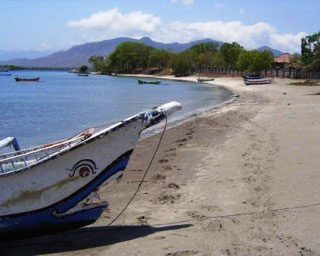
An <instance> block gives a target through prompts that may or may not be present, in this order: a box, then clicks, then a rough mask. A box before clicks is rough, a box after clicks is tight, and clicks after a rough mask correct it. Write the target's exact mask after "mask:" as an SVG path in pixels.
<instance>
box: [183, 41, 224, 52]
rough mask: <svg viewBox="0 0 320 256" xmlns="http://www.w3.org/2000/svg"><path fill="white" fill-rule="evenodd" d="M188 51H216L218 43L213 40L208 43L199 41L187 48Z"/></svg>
mask: <svg viewBox="0 0 320 256" xmlns="http://www.w3.org/2000/svg"><path fill="white" fill-rule="evenodd" d="M189 50H190V51H192V52H194V53H196V54H202V53H212V54H214V53H216V52H218V45H217V44H216V43H213V42H208V43H200V44H196V45H194V46H192V47H190V49H189Z"/></svg>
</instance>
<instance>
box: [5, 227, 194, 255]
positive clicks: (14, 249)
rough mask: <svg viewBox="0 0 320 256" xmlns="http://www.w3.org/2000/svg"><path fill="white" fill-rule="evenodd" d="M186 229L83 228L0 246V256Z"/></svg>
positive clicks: (84, 246) (74, 247) (102, 243)
mask: <svg viewBox="0 0 320 256" xmlns="http://www.w3.org/2000/svg"><path fill="white" fill-rule="evenodd" d="M190 226H192V225H191V224H182V225H166V226H165V225H162V226H156V227H155V226H147V225H145V226H131V225H130V226H111V227H85V228H82V229H78V230H74V231H69V232H64V233H60V234H55V235H48V236H42V237H35V238H28V239H24V240H17V241H6V242H0V254H1V255H2V256H4V255H39V254H49V253H59V252H68V251H76V250H83V249H90V248H95V247H100V246H108V245H112V244H116V243H120V242H124V241H129V240H133V239H136V238H140V237H144V236H148V235H151V234H154V233H157V232H163V231H170V230H178V229H182V228H188V227H190Z"/></svg>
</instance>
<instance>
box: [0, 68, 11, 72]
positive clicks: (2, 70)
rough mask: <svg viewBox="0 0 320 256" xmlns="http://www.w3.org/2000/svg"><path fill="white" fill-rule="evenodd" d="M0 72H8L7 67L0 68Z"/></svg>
mask: <svg viewBox="0 0 320 256" xmlns="http://www.w3.org/2000/svg"><path fill="white" fill-rule="evenodd" d="M0 72H9V69H0Z"/></svg>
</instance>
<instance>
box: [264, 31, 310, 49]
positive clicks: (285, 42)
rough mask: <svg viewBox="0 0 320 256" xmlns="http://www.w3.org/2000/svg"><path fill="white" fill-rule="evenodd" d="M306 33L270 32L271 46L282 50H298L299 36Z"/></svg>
mask: <svg viewBox="0 0 320 256" xmlns="http://www.w3.org/2000/svg"><path fill="white" fill-rule="evenodd" d="M306 35H307V33H304V32H300V33H297V34H295V35H294V34H283V35H281V34H271V35H270V38H271V44H270V45H271V47H274V48H277V49H279V50H281V51H283V52H300V50H301V46H300V45H301V38H302V37H305V36H306Z"/></svg>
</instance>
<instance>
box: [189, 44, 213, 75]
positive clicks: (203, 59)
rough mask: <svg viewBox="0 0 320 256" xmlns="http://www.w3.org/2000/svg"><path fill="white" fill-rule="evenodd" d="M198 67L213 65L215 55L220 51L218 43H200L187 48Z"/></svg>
mask: <svg viewBox="0 0 320 256" xmlns="http://www.w3.org/2000/svg"><path fill="white" fill-rule="evenodd" d="M187 51H188V52H189V53H190V56H192V60H193V61H194V65H195V66H196V67H197V68H198V69H200V70H201V69H202V68H203V67H209V66H212V64H213V62H214V55H215V54H217V53H218V45H217V44H216V43H213V42H208V43H200V44H196V45H194V46H192V47H191V48H189V49H188V50H187Z"/></svg>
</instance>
